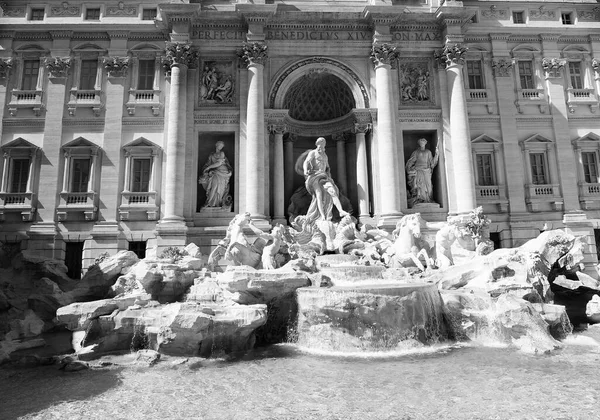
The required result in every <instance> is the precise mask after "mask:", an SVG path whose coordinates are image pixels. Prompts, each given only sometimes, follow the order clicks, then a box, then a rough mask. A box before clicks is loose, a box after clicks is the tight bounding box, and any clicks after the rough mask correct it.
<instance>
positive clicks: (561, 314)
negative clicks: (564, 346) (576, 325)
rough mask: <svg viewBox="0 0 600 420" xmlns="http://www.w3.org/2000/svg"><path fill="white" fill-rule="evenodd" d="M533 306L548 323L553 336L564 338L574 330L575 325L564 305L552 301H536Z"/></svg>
mask: <svg viewBox="0 0 600 420" xmlns="http://www.w3.org/2000/svg"><path fill="white" fill-rule="evenodd" d="M533 307H534V308H535V310H536V311H538V313H539V314H540V315H541V316H542V318H543V319H544V321H546V323H547V324H548V329H549V331H550V334H551V335H552V337H554V338H556V339H557V340H564V339H565V338H567V336H568V335H569V334H571V333H572V332H573V326H572V325H571V322H570V321H569V316H568V315H567V310H566V309H565V307H564V306H562V305H552V304H550V303H534V304H533Z"/></svg>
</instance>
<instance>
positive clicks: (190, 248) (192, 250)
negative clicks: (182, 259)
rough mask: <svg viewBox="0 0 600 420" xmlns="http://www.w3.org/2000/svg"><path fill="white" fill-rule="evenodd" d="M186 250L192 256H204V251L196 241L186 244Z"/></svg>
mask: <svg viewBox="0 0 600 420" xmlns="http://www.w3.org/2000/svg"><path fill="white" fill-rule="evenodd" d="M184 251H185V252H186V253H187V254H188V255H189V256H190V257H192V258H202V252H200V248H199V247H198V245H196V244H195V243H193V242H192V243H189V244H187V245H186V246H185V248H184Z"/></svg>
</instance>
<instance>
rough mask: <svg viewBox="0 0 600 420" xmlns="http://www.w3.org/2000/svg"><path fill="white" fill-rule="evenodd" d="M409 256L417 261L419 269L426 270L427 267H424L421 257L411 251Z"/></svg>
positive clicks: (414, 261)
mask: <svg viewBox="0 0 600 420" xmlns="http://www.w3.org/2000/svg"><path fill="white" fill-rule="evenodd" d="M408 256H409V257H410V259H411V260H412V261H413V263H415V265H416V266H417V268H418V269H419V270H421V271H425V267H423V264H421V261H419V258H418V257H417V256H416V255H415V254H413V253H410V254H408Z"/></svg>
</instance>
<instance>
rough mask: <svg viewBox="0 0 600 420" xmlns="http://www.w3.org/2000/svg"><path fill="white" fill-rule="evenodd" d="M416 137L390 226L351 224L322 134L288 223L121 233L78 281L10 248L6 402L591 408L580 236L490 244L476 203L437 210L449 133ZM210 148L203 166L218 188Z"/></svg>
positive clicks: (593, 284)
mask: <svg viewBox="0 0 600 420" xmlns="http://www.w3.org/2000/svg"><path fill="white" fill-rule="evenodd" d="M418 143H419V148H418V149H416V150H415V151H414V152H413V154H412V155H411V157H410V159H409V163H408V164H407V180H408V183H409V187H410V197H409V200H410V202H411V206H412V209H413V210H415V211H414V212H413V213H411V214H406V215H404V216H403V217H401V218H399V220H398V221H397V223H396V226H395V229H394V230H393V231H388V230H385V229H380V228H378V227H377V226H371V225H368V224H362V225H359V224H357V221H356V219H355V218H354V217H353V216H352V214H351V209H350V208H348V206H347V203H346V201H347V200H345V199H344V197H343V196H342V194H341V193H340V190H339V189H338V187H337V186H336V184H335V182H334V181H333V179H332V178H331V175H330V174H329V165H328V160H327V155H326V153H325V139H323V138H319V139H318V140H317V141H316V143H315V146H316V147H315V149H312V150H308V151H306V153H304V154H303V155H302V156H301V157H300V158H299V159H298V162H297V163H296V170H297V171H298V172H299V173H300V174H302V175H303V176H304V178H305V186H304V188H305V191H303V192H302V194H298V195H297V196H296V195H295V197H293V198H292V201H293V203H292V205H291V206H290V209H292V210H293V211H290V213H291V214H292V213H294V212H296V211H297V213H296V214H295V215H294V217H293V218H292V219H291V220H290V225H289V226H284V225H281V224H277V225H274V226H273V227H272V228H271V229H270V231H265V230H263V229H260V228H258V227H257V226H255V225H254V223H253V220H252V218H251V217H250V214H248V213H242V214H238V215H237V216H235V217H234V218H233V219H232V220H231V221H230V223H229V227H228V228H227V233H226V236H225V237H224V238H223V239H222V240H221V241H220V242H219V243H218V245H216V246H215V247H214V249H213V250H212V252H211V253H210V255H202V253H201V252H200V250H199V248H198V247H197V246H196V245H195V244H193V243H190V244H189V245H187V246H186V247H185V248H168V249H166V250H164V251H163V252H161V253H156V252H155V255H147V256H146V258H144V259H142V260H139V259H138V258H137V257H136V255H135V254H134V253H133V252H131V251H121V252H119V253H117V254H115V255H103V256H101V258H98V260H97V261H96V263H95V264H93V265H92V266H90V267H89V269H88V270H87V272H86V274H85V275H84V276H83V278H82V279H81V280H80V281H74V280H72V279H70V278H69V277H67V275H66V267H65V266H64V264H63V263H62V262H59V261H54V260H48V259H42V258H38V257H36V256H34V255H30V254H28V253H26V252H18V253H12V254H11V253H9V252H7V251H5V250H3V251H2V254H1V255H0V263H1V264H2V268H1V269H0V340H1V341H0V363H2V364H3V366H2V367H1V368H0V391H1V392H0V395H2V397H1V398H0V418H2V419H9V418H40V419H50V418H57V419H59V418H60V419H73V418H86V419H90V418H99V419H106V418H128V419H137V418H140V419H142V418H143V419H148V418H153V419H154V418H155V419H162V418H174V419H188V418H198V419H229V418H231V419H263V418H264V419H466V418H468V419H472V418H473V419H475V418H477V419H517V418H519V419H520V418H523V419H538V418H539V419H554V418H555V419H559V418H560V419H576V418H581V419H592V418H600V405H599V404H600V401H599V396H600V388H599V385H598V384H600V381H599V380H598V374H597V372H598V371H597V367H598V361H600V330H599V329H598V328H597V327H595V326H594V325H593V324H595V323H597V322H600V281H598V280H597V276H596V278H594V277H592V276H589V275H587V274H584V273H583V272H582V271H581V267H580V263H581V260H582V248H583V246H584V245H585V244H584V242H583V240H582V239H581V238H579V237H575V236H573V235H571V234H569V233H566V232H564V231H561V230H547V231H544V232H542V233H541V234H540V235H539V237H537V238H535V239H533V240H530V241H529V242H527V243H525V244H523V245H522V246H520V247H518V248H512V249H496V250H494V247H493V244H492V243H491V242H490V240H489V233H488V229H487V227H488V224H489V219H488V217H487V216H486V215H485V214H483V212H482V210H481V208H477V209H473V211H472V212H471V213H469V214H461V215H455V216H450V217H448V220H447V221H446V222H426V221H425V220H424V219H423V218H422V217H421V215H420V214H419V212H418V209H419V208H427V206H432V205H433V206H435V205H436V204H435V203H434V202H433V199H432V185H431V171H432V169H433V167H435V165H436V163H437V156H438V152H437V151H435V152H431V151H430V150H429V149H427V147H426V143H427V141H426V140H425V139H422V141H421V140H419V142H418ZM215 148H216V150H215V152H214V154H213V155H211V157H210V159H209V160H208V162H207V163H206V164H205V166H204V168H203V171H202V175H201V179H200V180H199V183H200V184H201V185H202V186H203V188H204V189H205V190H206V194H207V198H208V200H207V205H209V206H227V205H229V204H230V203H229V200H230V197H229V196H228V190H229V188H228V182H229V178H230V176H231V171H232V169H231V166H230V165H229V163H228V162H227V158H226V156H225V154H224V152H223V151H222V149H223V144H217V145H216V146H215ZM294 200H295V201H294ZM303 200H304V201H303ZM156 254H158V255H156Z"/></svg>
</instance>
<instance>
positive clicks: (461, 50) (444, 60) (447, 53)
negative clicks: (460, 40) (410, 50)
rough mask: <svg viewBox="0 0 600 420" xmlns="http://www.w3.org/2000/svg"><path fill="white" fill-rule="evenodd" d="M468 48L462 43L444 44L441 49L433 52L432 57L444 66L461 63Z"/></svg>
mask: <svg viewBox="0 0 600 420" xmlns="http://www.w3.org/2000/svg"><path fill="white" fill-rule="evenodd" d="M468 50H469V49H468V48H467V47H465V46H463V45H462V44H454V45H449V44H446V45H444V48H443V49H442V50H441V51H438V52H436V53H434V58H435V59H436V60H437V61H438V63H439V64H441V65H442V66H444V65H445V66H446V68H448V67H450V66H456V65H462V64H463V63H464V61H465V54H466V52H467V51H468Z"/></svg>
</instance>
